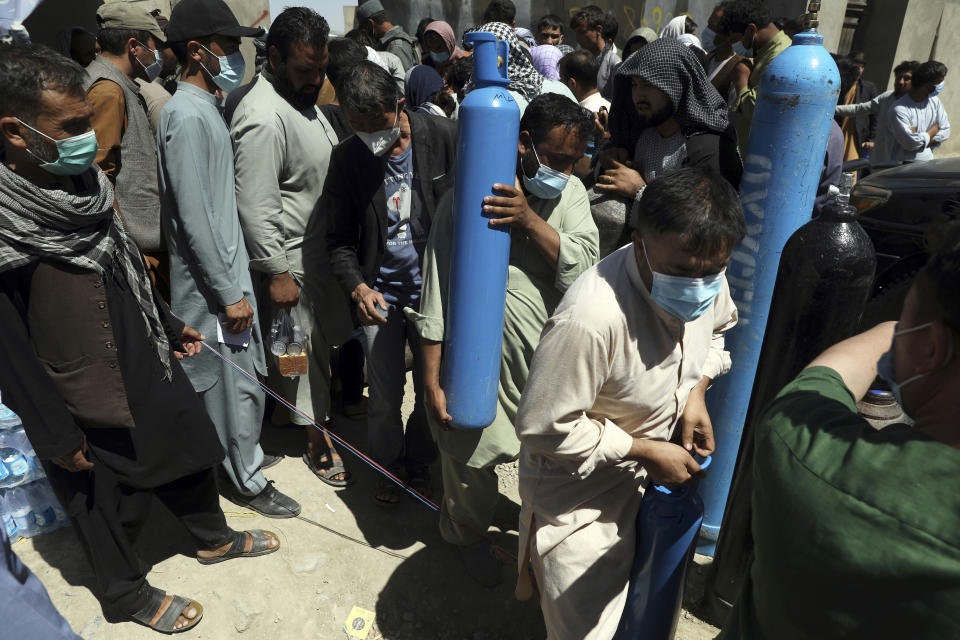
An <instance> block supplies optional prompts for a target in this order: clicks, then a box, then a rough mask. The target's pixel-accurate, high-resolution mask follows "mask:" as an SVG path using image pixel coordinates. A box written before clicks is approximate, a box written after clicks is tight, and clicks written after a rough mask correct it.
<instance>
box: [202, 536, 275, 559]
mask: <svg viewBox="0 0 960 640" xmlns="http://www.w3.org/2000/svg"><path fill="white" fill-rule="evenodd" d="M236 534H237V535H236V536H234V538H233V542H231V543H230V548H229V549H227V550H226V552H224V553H223V554H222V555H219V556H212V557H209V558H204V557H202V556H199V555H198V556H197V562H199V563H200V564H217V563H218V562H224V561H225V560H230V559H232V558H256V557H257V556H265V555H267V554H268V553H273V552H274V551H277V550H278V549H280V545H279V544H278V545H277V546H275V547H269V546H267V535H268V534H269V535H271V536H273V537H274V538H275V539H276V540H277V541H279V540H280V538H279V537H277V534H275V533H274V532H272V531H264V530H263V529H256V530H254V531H237V532H236ZM248 534H249V536H250V538H251V544H250V550H249V551H247V550H246V547H247V535H248Z"/></svg>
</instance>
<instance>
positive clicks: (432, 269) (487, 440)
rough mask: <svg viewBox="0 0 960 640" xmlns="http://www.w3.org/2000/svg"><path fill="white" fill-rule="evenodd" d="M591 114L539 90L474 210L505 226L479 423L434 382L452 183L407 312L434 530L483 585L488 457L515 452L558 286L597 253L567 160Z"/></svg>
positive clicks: (491, 579) (493, 573) (491, 484)
mask: <svg viewBox="0 0 960 640" xmlns="http://www.w3.org/2000/svg"><path fill="white" fill-rule="evenodd" d="M594 128H595V125H594V116H593V114H592V113H591V112H590V111H588V110H586V109H584V108H583V107H581V106H580V105H578V104H576V103H575V102H573V101H571V100H570V99H569V98H566V97H564V96H561V95H558V94H544V95H542V96H539V97H537V98H534V100H533V101H532V102H531V103H530V104H529V105H528V106H527V109H526V111H525V112H524V114H523V117H522V118H521V120H520V137H519V140H518V141H517V172H516V176H517V177H516V182H515V184H512V185H507V184H502V185H493V189H494V191H499V192H500V194H501V195H499V196H488V197H487V198H486V201H485V206H484V210H485V211H486V212H488V213H490V214H492V215H493V216H496V217H495V218H493V219H491V221H490V224H491V226H493V227H498V228H500V227H503V226H504V225H510V226H509V227H508V228H509V230H510V267H509V275H508V281H507V297H506V308H505V316H504V323H503V342H502V347H501V353H500V380H499V385H498V389H497V413H496V417H495V418H494V420H493V423H492V424H490V426H488V427H486V428H485V429H458V428H457V426H458V425H457V424H455V423H453V422H452V419H451V417H450V415H449V414H448V413H447V410H446V405H447V401H446V394H445V393H444V390H443V388H442V387H441V386H440V380H441V376H440V370H441V364H442V363H441V360H442V350H443V339H444V329H445V326H444V319H445V318H446V306H447V301H448V299H449V298H448V296H449V294H450V286H451V283H450V282H449V265H450V252H451V245H452V239H453V216H454V213H453V190H451V191H450V193H449V194H447V196H446V197H445V198H444V199H443V200H441V202H440V205H439V207H438V214H437V217H436V218H435V219H434V223H433V228H432V229H431V231H430V241H429V242H428V243H427V251H426V257H425V258H424V269H423V297H422V299H421V304H420V310H419V313H410V314H409V315H410V316H411V317H412V318H414V321H415V323H416V326H417V331H418V332H419V334H420V338H421V341H422V342H423V360H424V367H423V369H424V385H425V387H426V397H427V406H428V408H429V411H428V417H429V419H430V426H431V429H432V431H433V434H434V437H435V438H436V439H437V443H438V445H439V448H440V460H441V463H442V470H443V501H442V505H443V506H442V512H443V517H441V518H440V533H441V535H442V536H443V538H444V540H446V541H447V542H450V543H451V544H454V545H456V548H457V550H458V552H459V554H460V556H461V559H462V560H463V562H464V565H465V567H466V570H467V572H468V573H469V574H470V575H471V576H472V577H473V578H474V579H475V580H477V581H478V582H480V583H481V584H483V585H485V586H495V585H496V584H499V583H500V581H501V579H502V576H501V574H502V569H503V565H502V563H501V562H500V561H499V560H497V559H496V558H494V557H492V556H491V554H490V546H489V545H488V544H487V542H485V541H484V540H483V536H485V534H486V532H487V529H488V528H489V527H490V525H491V523H492V522H493V516H494V510H495V508H496V506H497V500H498V498H499V491H498V484H497V474H496V473H495V471H494V467H495V466H496V465H497V464H501V463H504V462H510V461H512V460H515V459H516V457H517V452H518V451H519V450H520V442H519V441H518V440H517V435H516V431H515V429H514V423H515V420H516V416H517V405H519V404H520V394H521V393H522V392H523V389H524V385H525V384H526V382H527V374H528V371H529V368H530V360H531V359H532V358H533V351H534V349H536V346H537V342H538V340H539V339H540V332H541V331H542V330H543V325H544V323H546V321H547V318H548V317H550V314H551V313H552V312H553V309H554V308H555V307H556V305H557V303H559V302H560V298H561V296H563V292H564V291H566V290H567V287H569V286H570V285H571V284H573V281H574V280H576V279H577V277H578V276H579V275H580V274H581V273H582V272H583V271H584V270H586V269H587V268H589V267H590V266H591V265H592V264H593V263H594V262H596V261H597V256H598V254H599V251H600V249H599V233H598V231H597V227H596V224H594V222H593V217H592V216H591V215H590V205H589V203H588V202H587V193H586V190H585V189H584V187H583V184H581V182H580V180H579V179H578V178H576V177H571V175H570V174H571V172H572V171H573V165H574V163H575V162H576V161H577V160H578V159H579V158H581V157H582V156H583V153H584V150H585V149H586V145H587V142H588V141H589V140H590V139H591V138H592V137H593V135H594Z"/></svg>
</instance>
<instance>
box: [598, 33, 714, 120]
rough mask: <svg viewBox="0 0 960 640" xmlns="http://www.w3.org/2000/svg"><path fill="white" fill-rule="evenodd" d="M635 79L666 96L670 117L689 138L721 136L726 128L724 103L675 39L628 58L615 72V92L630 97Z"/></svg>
mask: <svg viewBox="0 0 960 640" xmlns="http://www.w3.org/2000/svg"><path fill="white" fill-rule="evenodd" d="M634 76H640V77H641V78H643V79H644V80H646V81H647V82H649V83H650V84H652V85H653V86H655V87H656V88H658V89H660V90H661V91H663V92H664V93H665V94H667V96H669V98H670V102H671V103H672V104H673V111H674V112H673V115H674V117H675V118H676V119H677V122H679V123H680V128H681V129H682V130H683V132H684V134H685V135H687V136H688V137H689V136H690V135H691V134H695V133H704V132H706V131H712V132H715V133H722V132H723V131H724V130H725V129H726V128H727V103H726V101H725V100H724V99H723V97H722V96H721V95H720V94H719V93H717V90H716V88H714V86H713V84H711V83H710V81H709V80H707V74H706V73H705V72H704V71H703V66H701V64H700V61H699V60H697V57H696V56H695V55H694V54H693V53H692V52H691V51H690V49H689V48H688V47H686V46H684V45H683V44H681V43H680V42H679V41H678V40H676V39H672V38H659V39H657V40H654V41H653V42H651V43H650V44H647V45H644V46H643V47H641V48H640V49H639V50H638V51H636V52H635V53H634V54H633V55H632V56H630V57H629V58H627V59H626V60H625V61H624V62H623V64H622V65H621V66H620V68H619V69H618V70H617V83H618V85H617V87H616V90H617V92H618V93H620V92H621V90H622V92H623V93H627V94H628V95H629V93H628V92H629V89H630V82H631V80H630V78H633V77H634ZM631 106H632V100H631Z"/></svg>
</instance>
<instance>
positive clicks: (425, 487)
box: [407, 464, 433, 499]
mask: <svg viewBox="0 0 960 640" xmlns="http://www.w3.org/2000/svg"><path fill="white" fill-rule="evenodd" d="M407 484H408V485H409V486H410V488H411V489H413V490H414V491H416V492H417V493H419V494H420V495H422V496H423V497H424V498H427V499H430V498H432V497H433V479H432V476H431V475H430V467H428V466H427V465H425V464H414V465H410V466H409V467H407Z"/></svg>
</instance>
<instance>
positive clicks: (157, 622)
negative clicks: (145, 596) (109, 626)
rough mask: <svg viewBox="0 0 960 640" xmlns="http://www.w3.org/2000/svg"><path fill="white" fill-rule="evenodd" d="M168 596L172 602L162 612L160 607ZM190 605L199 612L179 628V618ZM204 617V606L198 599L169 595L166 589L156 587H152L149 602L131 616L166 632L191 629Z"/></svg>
mask: <svg viewBox="0 0 960 640" xmlns="http://www.w3.org/2000/svg"><path fill="white" fill-rule="evenodd" d="M167 598H170V603H169V604H168V605H167V608H166V609H165V610H164V611H163V613H161V612H160V609H162V608H163V604H164V602H166V600H167ZM190 607H193V608H194V610H195V611H196V612H197V615H196V617H194V618H193V619H191V620H190V622H189V623H188V624H187V625H185V626H183V627H181V628H179V629H177V627H176V624H177V619H178V618H180V617H181V616H183V612H184V611H186V610H187V609H188V608H190ZM202 617H203V606H201V604H200V603H199V602H197V601H196V600H187V599H186V598H184V597H182V596H168V595H167V593H166V592H165V591H163V590H162V589H157V588H156V587H150V599H149V600H148V601H147V604H145V605H144V606H143V608H142V609H140V611H137V612H136V613H135V614H133V615H132V616H130V618H131V619H132V620H133V621H134V622H137V623H139V624H142V625H143V626H145V627H150V628H151V629H153V630H154V631H159V632H160V633H166V634H173V633H183V632H184V631H189V630H190V629H193V628H194V627H195V626H197V625H198V624H199V623H200V618H202Z"/></svg>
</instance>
